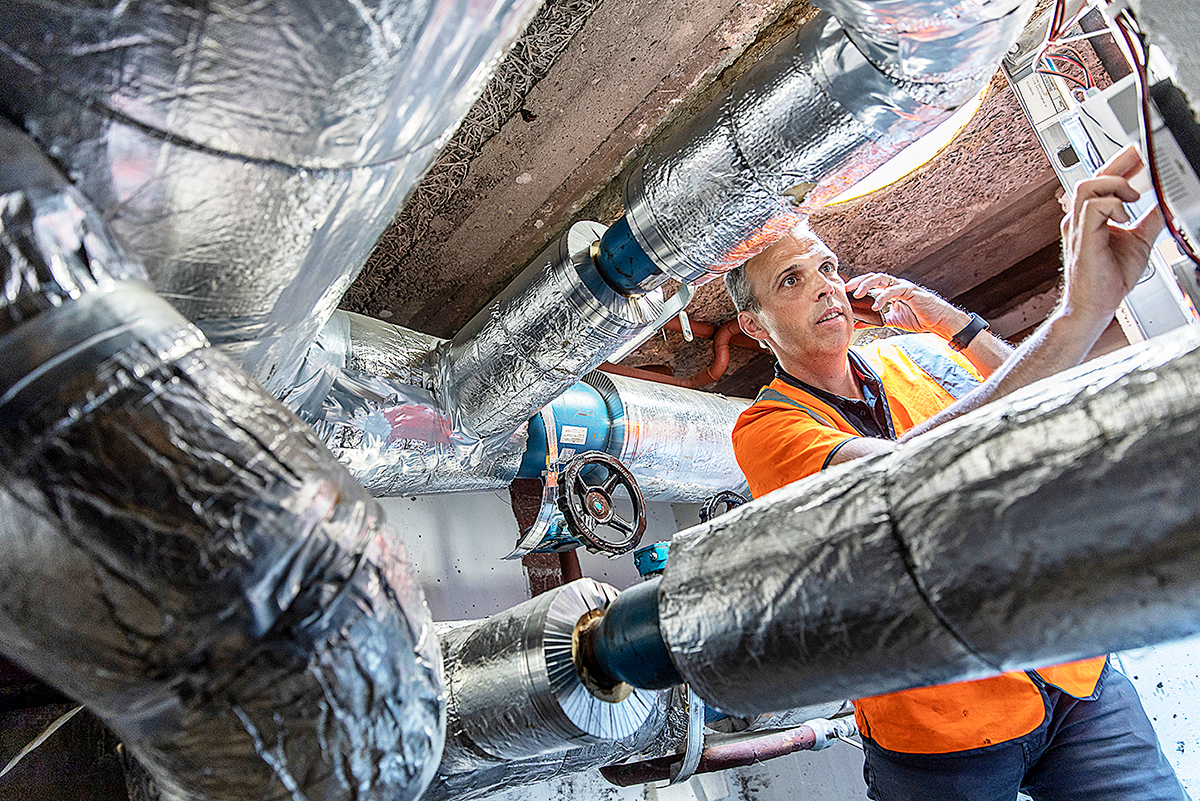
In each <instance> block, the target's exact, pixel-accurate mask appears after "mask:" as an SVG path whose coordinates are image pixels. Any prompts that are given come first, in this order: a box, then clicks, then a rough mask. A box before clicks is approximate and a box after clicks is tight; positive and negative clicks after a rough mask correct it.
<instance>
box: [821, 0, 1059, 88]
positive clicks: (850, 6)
mask: <svg viewBox="0 0 1200 801" xmlns="http://www.w3.org/2000/svg"><path fill="white" fill-rule="evenodd" d="M814 5H816V6H819V7H820V8H822V9H824V10H825V11H828V12H829V13H831V14H833V15H834V16H835V17H837V18H838V20H839V21H840V22H841V23H842V25H843V27H845V29H846V32H847V34H848V35H849V37H850V38H851V39H852V40H853V41H854V43H855V45H857V46H858V48H859V49H860V50H861V51H862V52H863V53H864V54H865V55H866V56H867V58H868V59H870V61H871V62H872V63H873V64H874V65H875V66H877V67H879V69H880V70H882V71H883V72H884V73H886V74H887V75H888V76H890V77H891V78H892V79H894V80H895V81H896V82H897V83H899V84H901V85H906V86H908V88H909V91H910V92H912V93H913V94H914V95H915V96H917V97H920V98H921V99H922V100H923V101H924V102H927V103H930V104H934V105H939V106H943V107H947V108H949V107H953V106H957V105H961V104H962V103H965V102H966V101H967V100H969V99H970V98H971V97H972V96H973V95H974V94H975V93H976V92H978V91H979V87H980V86H982V85H983V84H984V83H986V82H987V81H988V80H989V79H991V77H992V75H993V74H994V73H995V71H996V67H997V66H998V65H999V64H1000V59H1002V58H1004V55H1005V54H1006V53H1007V52H1008V48H1009V47H1010V46H1011V45H1012V43H1013V42H1015V41H1016V40H1017V37H1018V36H1019V35H1020V33H1021V31H1022V29H1023V28H1024V27H1025V23H1026V22H1027V21H1028V20H1029V17H1030V15H1031V14H1032V13H1033V7H1034V5H1035V3H1034V2H1033V0H968V2H949V1H948V0H915V2H914V0H882V1H881V0H817V2H816V3H814Z"/></svg>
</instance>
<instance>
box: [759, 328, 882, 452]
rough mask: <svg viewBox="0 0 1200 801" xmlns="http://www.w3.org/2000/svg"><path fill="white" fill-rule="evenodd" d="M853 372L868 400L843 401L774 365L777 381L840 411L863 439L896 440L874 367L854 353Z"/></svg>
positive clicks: (776, 364) (847, 399) (852, 360)
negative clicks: (783, 382)
mask: <svg viewBox="0 0 1200 801" xmlns="http://www.w3.org/2000/svg"><path fill="white" fill-rule="evenodd" d="M850 370H851V371H852V372H853V373H854V378H855V380H857V381H858V385H859V387H860V388H861V389H862V393H863V397H864V398H865V399H866V400H855V399H854V398H843V397H842V396H841V395H834V394H833V393H832V392H826V391H825V390H823V389H821V388H819V387H814V386H813V385H812V384H806V383H804V382H803V381H801V380H800V379H799V378H796V377H795V376H794V375H792V374H791V373H789V372H788V371H787V370H784V369H783V366H782V365H780V364H779V363H778V362H776V363H775V377H776V378H778V379H780V380H782V381H786V382H787V383H789V384H791V385H792V386H794V387H797V388H798V389H802V390H804V391H805V392H809V393H812V394H813V395H815V396H816V397H817V398H819V399H820V400H822V401H824V402H825V403H827V404H829V405H830V406H832V407H833V408H835V409H837V410H838V412H839V413H840V414H841V415H842V417H844V418H846V422H848V423H849V424H850V425H851V426H852V427H853V428H854V430H855V431H857V432H858V433H859V434H861V435H862V436H864V437H877V438H879V439H892V440H894V439H895V438H896V431H895V429H894V428H893V427H892V413H891V411H890V410H889V409H888V403H887V394H886V393H885V392H884V389H883V384H881V383H880V382H879V377H878V376H877V375H875V371H874V370H872V369H871V366H870V365H869V364H867V363H866V361H864V360H863V358H862V357H861V356H859V355H858V354H857V353H855V352H854V351H853V350H851V351H850Z"/></svg>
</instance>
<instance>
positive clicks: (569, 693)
mask: <svg viewBox="0 0 1200 801" xmlns="http://www.w3.org/2000/svg"><path fill="white" fill-rule="evenodd" d="M616 596H617V591H616V590H615V589H614V588H612V587H610V586H608V585H605V584H600V583H598V582H596V581H593V580H592V579H586V578H585V579H579V580H576V581H573V582H571V583H570V584H565V585H562V586H560V587H556V588H554V589H552V590H549V591H547V592H545V593H542V594H541V595H539V596H537V597H535V598H532V599H531V600H529V601H526V602H524V603H522V604H519V605H518V606H515V607H513V608H512V609H508V610H505V611H504V612H500V613H499V614H496V615H494V616H492V617H490V618H487V619H485V620H481V621H472V622H471V623H468V624H466V625H463V626H458V627H455V628H452V629H449V630H447V631H443V632H442V634H441V637H440V639H441V642H442V657H443V661H444V663H445V665H446V687H447V692H448V696H449V697H448V703H447V716H448V720H447V733H446V749H445V752H444V755H443V757H442V764H441V767H439V768H438V773H439V774H440V775H452V774H458V773H465V772H468V771H474V770H478V769H482V768H489V767H496V766H499V765H501V764H502V763H504V762H512V761H517V760H524V759H529V758H533V757H544V756H546V755H548V754H553V753H554V752H559V751H565V750H568V749H572V748H579V747H581V746H586V745H597V744H606V743H607V744H613V743H616V742H618V741H622V740H626V739H628V738H630V737H634V736H635V735H637V734H638V733H639V731H641V729H642V728H643V726H644V725H645V724H646V722H647V721H648V720H650V719H651V717H652V715H654V713H655V709H656V706H657V705H658V703H659V700H658V693H655V692H648V691H645V690H636V689H635V690H632V692H631V693H629V695H628V696H627V697H624V698H623V699H621V700H617V701H605V700H601V699H600V698H598V697H596V696H595V695H593V694H592V693H591V692H589V690H588V689H587V688H586V687H585V686H584V684H583V682H582V681H581V679H580V677H579V673H578V671H577V669H576V667H575V661H574V655H573V652H574V647H573V634H574V631H575V626H576V624H577V623H578V622H579V620H580V619H581V618H582V617H584V616H585V615H586V614H588V613H589V612H594V611H596V610H603V609H604V608H605V607H607V606H608V604H609V603H610V602H611V601H612V599H614V598H615V597H616Z"/></svg>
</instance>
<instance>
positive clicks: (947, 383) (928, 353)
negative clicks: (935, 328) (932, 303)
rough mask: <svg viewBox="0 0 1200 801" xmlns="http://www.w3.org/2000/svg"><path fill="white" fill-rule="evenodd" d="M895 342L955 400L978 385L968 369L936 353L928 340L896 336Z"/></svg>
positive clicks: (977, 381)
mask: <svg viewBox="0 0 1200 801" xmlns="http://www.w3.org/2000/svg"><path fill="white" fill-rule="evenodd" d="M895 344H896V347H897V348H898V349H899V350H900V351H901V352H902V353H903V354H904V355H905V356H907V357H908V358H910V359H912V360H913V364H915V365H916V366H917V367H920V368H921V369H922V370H924V371H925V372H926V373H927V374H928V375H929V377H930V378H932V379H933V380H934V381H936V382H938V384H940V385H941V387H942V389H944V390H946V393H947V394H948V395H949V396H950V397H952V398H954V399H955V400H959V399H960V398H962V397H963V396H964V395H966V394H967V393H968V392H970V391H971V390H973V389H975V388H976V387H978V386H979V380H978V379H977V378H975V376H973V375H971V373H970V371H969V370H967V369H966V368H965V367H963V366H962V365H961V364H959V363H958V362H956V361H954V359H951V358H950V357H949V356H947V355H946V354H944V353H938V352H937V351H936V350H934V349H933V347H932V346H930V344H929V343H928V342H925V341H924V340H922V339H920V338H918V337H897V338H896V342H895Z"/></svg>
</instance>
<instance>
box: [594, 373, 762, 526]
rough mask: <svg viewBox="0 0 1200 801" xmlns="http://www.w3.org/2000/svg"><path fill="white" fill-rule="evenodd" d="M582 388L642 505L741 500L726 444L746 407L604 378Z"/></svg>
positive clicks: (740, 481)
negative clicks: (604, 411)
mask: <svg viewBox="0 0 1200 801" xmlns="http://www.w3.org/2000/svg"><path fill="white" fill-rule="evenodd" d="M584 381H585V382H586V383H588V384H589V385H591V386H592V387H595V388H596V390H597V391H598V392H600V394H601V395H602V396H603V397H604V400H605V403H606V404H607V406H608V409H609V414H610V416H611V418H612V421H613V429H612V430H613V433H612V435H611V436H610V440H609V447H608V451H609V452H610V453H611V454H613V455H614V456H616V457H617V458H618V459H620V460H621V462H622V463H623V464H624V465H625V466H626V467H628V468H629V469H630V471H632V472H633V474H634V476H635V477H636V478H637V482H638V488H639V489H640V490H641V491H642V495H643V496H644V497H645V498H646V500H648V501H671V502H675V503H689V502H690V503H698V502H700V501H704V500H706V499H707V498H709V497H711V496H712V495H715V494H716V493H718V492H721V491H722V490H733V491H734V492H737V493H739V494H741V495H744V496H745V497H749V495H750V490H749V488H748V487H747V486H746V479H745V477H744V476H743V475H742V471H741V469H740V468H739V467H738V464H737V460H736V459H735V458H734V455H733V442H732V434H733V425H734V423H735V422H736V421H737V417H738V415H739V414H741V413H742V411H743V410H744V409H745V408H746V407H747V406H749V405H750V402H749V401H746V400H741V399H738V398H727V397H725V396H724V395H717V394H714V393H710V392H699V391H697V390H691V389H683V388H680V387H672V386H668V385H665V384H657V383H654V382H651V381H639V380H637V379H634V378H626V377H624V376H618V375H612V374H609V373H600V372H596V373H590V374H589V375H588V376H586V377H585V379H584Z"/></svg>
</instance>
